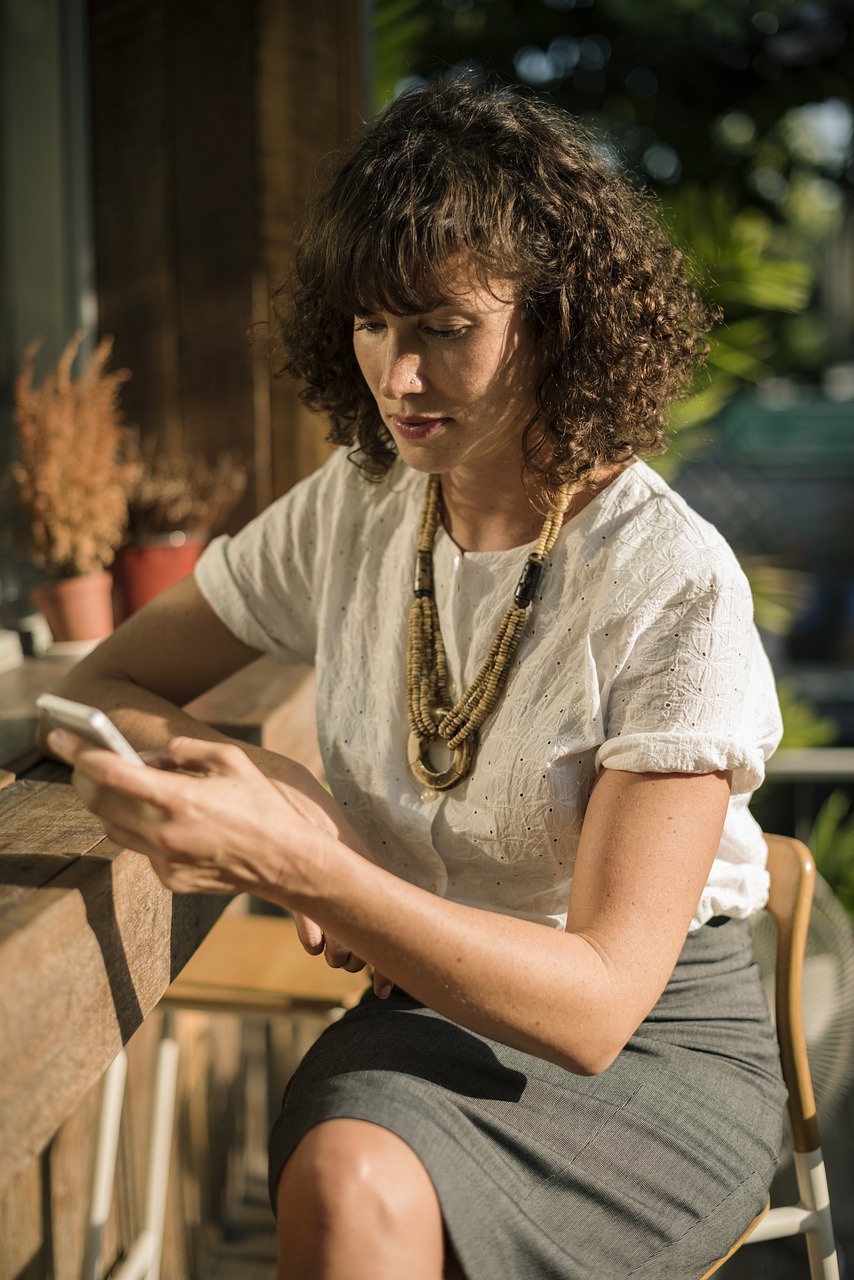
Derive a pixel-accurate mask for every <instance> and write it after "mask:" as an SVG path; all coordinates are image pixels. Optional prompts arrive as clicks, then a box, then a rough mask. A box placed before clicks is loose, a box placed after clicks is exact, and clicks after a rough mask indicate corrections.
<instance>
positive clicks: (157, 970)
mask: <svg viewBox="0 0 854 1280" xmlns="http://www.w3.org/2000/svg"><path fill="white" fill-rule="evenodd" d="M5 794H8V792H6V793H4V795H5ZM0 798H2V797H0ZM42 856H48V857H53V856H56V854H55V852H52V851H51V849H50V847H49V848H48V851H47V852H46V854H44V855H42ZM226 902H227V899H226V898H224V897H212V896H211V897H203V896H201V895H190V896H187V897H175V898H174V899H173V897H172V895H171V894H170V893H169V892H168V890H166V889H165V888H164V887H163V885H162V884H161V883H160V881H159V880H158V878H157V876H156V875H155V873H154V872H153V871H152V869H151V865H150V863H149V862H148V859H147V858H144V857H142V856H141V855H140V854H136V853H130V852H128V851H122V850H118V849H116V847H115V846H112V845H110V844H109V843H108V842H106V841H104V842H102V844H101V845H96V846H95V847H94V849H93V850H92V851H91V852H90V853H89V854H88V856H87V857H85V858H77V859H76V860H74V861H73V862H72V863H71V865H70V866H68V867H67V868H65V869H63V870H60V871H59V872H58V873H57V874H55V875H53V876H52V877H51V879H50V882H49V883H48V884H47V885H45V886H44V887H43V888H41V889H39V891H38V892H37V893H29V894H28V895H27V896H26V897H24V898H23V899H22V900H21V901H19V902H16V903H13V904H12V905H11V906H10V908H9V909H8V910H6V911H5V912H4V913H3V916H2V920H1V921H0V1025H2V1027H3V1031H4V1034H3V1037H2V1039H0V1187H2V1186H4V1185H5V1184H6V1182H7V1181H8V1180H9V1178H10V1177H11V1176H12V1175H13V1174H14V1173H15V1172H16V1170H18V1169H20V1168H22V1167H23V1166H24V1165H25V1164H26V1163H27V1161H28V1160H30V1159H32V1158H33V1157H34V1156H36V1155H37V1154H38V1152H39V1151H41V1150H42V1148H43V1147H44V1145H45V1143H46V1142H47V1141H48V1139H49V1138H50V1137H51V1135H52V1134H53V1133H54V1132H55V1131H56V1129H57V1128H58V1126H59V1125H60V1124H61V1123H62V1121H63V1120H64V1119H65V1118H66V1117H67V1116H68V1115H69V1114H70V1113H71V1111H72V1110H73V1108H74V1106H75V1104H76V1103H77V1102H78V1100H79V1099H80V1097H81V1096H82V1095H83V1094H84V1093H85V1092H86V1090H87V1089H89V1088H91V1086H92V1085H93V1084H94V1083H95V1081H96V1080H97V1079H98V1078H99V1076H100V1075H101V1074H102V1072H103V1071H104V1070H105V1068H106V1067H107V1066H108V1064H109V1063H110V1062H111V1061H112V1059H113V1057H115V1054H116V1053H117V1052H118V1050H119V1048H120V1047H121V1045H122V1044H123V1043H125V1042H127V1041H128V1040H129V1039H130V1037H131V1036H132V1035H133V1033H134V1032H135V1031H136V1030H137V1028H138V1027H139V1026H140V1025H141V1023H142V1021H143V1019H144V1018H145V1017H146V1015H147V1014H148V1013H149V1012H150V1011H151V1010H152V1009H153V1008H154V1006H155V1005H156V1004H157V1002H158V1000H159V999H160V996H161V995H162V993H163V991H164V990H165V989H166V987H167V986H168V984H169V982H170V981H171V980H172V978H173V977H175V976H176V975H177V973H178V972H180V970H181V968H182V967H183V965H184V964H185V963H186V961H187V959H188V958H189V957H190V955H192V953H193V952H194V951H195V949H196V947H197V946H198V944H199V942H200V941H201V939H202V938H203V937H204V936H205V934H206V933H207V931H208V929H209V928H210V926H211V924H212V923H213V921H214V920H215V919H216V918H217V917H218V915H219V914H220V912H221V911H222V909H223V908H224V906H225V904H226Z"/></svg>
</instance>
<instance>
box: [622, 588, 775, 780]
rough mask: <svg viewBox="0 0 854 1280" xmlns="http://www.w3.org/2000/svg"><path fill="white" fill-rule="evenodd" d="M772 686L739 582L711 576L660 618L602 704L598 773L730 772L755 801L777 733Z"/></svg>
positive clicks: (642, 634) (635, 647) (645, 631)
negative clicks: (600, 769) (602, 769)
mask: <svg viewBox="0 0 854 1280" xmlns="http://www.w3.org/2000/svg"><path fill="white" fill-rule="evenodd" d="M781 728H782V726H781V721H780V712H779V706H778V703H777V697H776V690H775V685H774V678H773V675H772V672H771V668H770V665H769V663H768V660H767V658H766V656H765V653H764V650H763V649H762V645H761V643H760V640H759V637H758V634H757V632H756V628H755V626H754V622H753V601H752V597H751V594H750V589H749V587H748V585H747V582H746V580H745V579H744V578H743V575H741V574H740V572H739V573H737V574H736V573H733V575H732V576H731V577H730V576H729V575H727V576H726V577H723V578H722V577H721V576H715V577H714V578H713V580H712V581H711V582H710V583H709V585H707V586H704V587H696V586H695V587H692V588H690V589H688V590H686V592H685V593H684V594H680V595H678V596H676V597H673V598H671V599H670V600H669V601H667V602H666V604H664V606H663V607H661V608H659V609H657V610H656V611H655V612H654V613H653V615H652V621H651V622H649V623H648V625H646V626H645V627H644V628H643V629H642V630H641V631H640V632H639V634H638V635H637V636H636V637H635V639H634V643H633V644H632V645H631V648H630V651H629V653H628V655H627V657H626V658H625V661H624V662H623V663H622V665H621V667H620V669H619V670H618V671H617V672H616V674H615V676H614V679H613V681H612V683H611V687H610V690H609V693H608V697H607V703H606V717H605V733H606V735H607V736H606V741H605V742H604V743H603V744H602V746H601V747H600V749H599V751H598V754H597V763H598V764H600V765H602V766H603V767H605V768H609V769H626V770H628V771H630V772H650V773H670V772H673V773H711V772H714V771H716V770H719V769H726V770H732V773H733V785H732V789H733V793H734V794H741V793H744V792H750V791H754V790H755V789H756V788H757V787H758V786H759V785H760V784H761V782H762V781H763V779H764V776H765V761H766V760H767V759H768V757H769V756H770V755H771V754H772V752H773V751H774V749H775V747H776V745H777V743H778V741H779V738H780V733H781Z"/></svg>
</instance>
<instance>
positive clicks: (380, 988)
mask: <svg viewBox="0 0 854 1280" xmlns="http://www.w3.org/2000/svg"><path fill="white" fill-rule="evenodd" d="M393 987H394V983H393V982H392V980H391V978H387V977H386V976H385V974H384V973H380V971H379V970H378V969H374V995H377V996H379V998H380V1000H387V999H388V998H389V996H390V995H391V992H392V988H393Z"/></svg>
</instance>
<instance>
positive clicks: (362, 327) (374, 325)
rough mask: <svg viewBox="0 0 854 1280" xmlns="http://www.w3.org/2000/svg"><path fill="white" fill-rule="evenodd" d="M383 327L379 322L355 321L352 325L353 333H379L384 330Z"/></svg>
mask: <svg viewBox="0 0 854 1280" xmlns="http://www.w3.org/2000/svg"><path fill="white" fill-rule="evenodd" d="M384 328H385V325H384V324H383V323H382V321H381V320H360V319H358V318H357V319H356V321H355V322H354V325H353V332H354V333H379V332H380V330H381V329H384Z"/></svg>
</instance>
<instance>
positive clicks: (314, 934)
mask: <svg viewBox="0 0 854 1280" xmlns="http://www.w3.org/2000/svg"><path fill="white" fill-rule="evenodd" d="M293 917H294V924H295V925H296V930H297V937H298V938H299V940H300V942H301V943H302V945H303V946H304V947H305V949H306V951H307V952H308V954H309V955H310V956H319V955H320V953H321V951H322V950H323V948H324V945H325V943H326V938H325V937H324V933H323V930H322V929H321V927H320V925H319V924H315V922H314V921H313V920H309V918H308V916H303V915H300V913H299V912H298V911H294V913H293Z"/></svg>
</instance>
